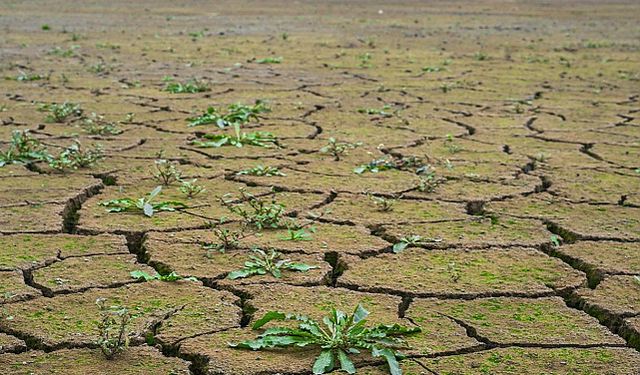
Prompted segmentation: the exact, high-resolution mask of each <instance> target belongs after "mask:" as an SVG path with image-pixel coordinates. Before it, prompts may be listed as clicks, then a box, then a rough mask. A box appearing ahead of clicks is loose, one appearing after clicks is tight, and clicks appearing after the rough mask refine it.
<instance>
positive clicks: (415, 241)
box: [392, 234, 442, 254]
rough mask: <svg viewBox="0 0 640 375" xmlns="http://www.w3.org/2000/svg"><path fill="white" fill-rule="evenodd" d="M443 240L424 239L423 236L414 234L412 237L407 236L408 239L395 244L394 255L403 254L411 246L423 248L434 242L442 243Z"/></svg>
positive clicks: (402, 239) (403, 238) (404, 238)
mask: <svg viewBox="0 0 640 375" xmlns="http://www.w3.org/2000/svg"><path fill="white" fill-rule="evenodd" d="M441 241H442V239H440V238H424V237H422V236H419V235H416V234H413V235H410V236H406V237H402V238H401V239H400V241H399V242H397V243H395V244H394V245H393V248H392V250H393V252H394V253H396V254H397V253H400V252H402V251H403V250H404V249H406V248H407V247H409V246H416V247H418V246H423V245H425V244H427V243H434V242H441Z"/></svg>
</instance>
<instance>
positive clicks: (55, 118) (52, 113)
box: [40, 102, 82, 122]
mask: <svg viewBox="0 0 640 375" xmlns="http://www.w3.org/2000/svg"><path fill="white" fill-rule="evenodd" d="M40 110H41V111H46V112H49V114H48V115H47V116H46V117H45V119H44V121H45V122H65V121H66V120H67V119H68V118H70V117H80V116H81V115H82V109H81V108H80V105H79V104H75V103H70V102H64V103H62V104H55V103H54V104H43V105H42V106H41V107H40Z"/></svg>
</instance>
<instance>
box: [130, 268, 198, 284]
mask: <svg viewBox="0 0 640 375" xmlns="http://www.w3.org/2000/svg"><path fill="white" fill-rule="evenodd" d="M130 275H131V277H132V278H134V279H136V280H144V281H153V280H160V281H167V282H172V281H179V280H187V281H198V279H196V278H195V277H184V276H180V275H178V274H177V273H175V272H171V273H169V274H167V275H160V274H158V273H156V274H154V275H149V274H148V273H146V272H144V271H140V270H137V271H131V273H130Z"/></svg>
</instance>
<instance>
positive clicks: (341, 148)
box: [320, 137, 362, 161]
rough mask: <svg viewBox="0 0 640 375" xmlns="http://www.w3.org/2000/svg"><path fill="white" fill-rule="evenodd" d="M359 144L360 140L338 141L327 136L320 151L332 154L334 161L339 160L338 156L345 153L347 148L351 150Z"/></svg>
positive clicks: (360, 144)
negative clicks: (325, 142) (327, 138)
mask: <svg viewBox="0 0 640 375" xmlns="http://www.w3.org/2000/svg"><path fill="white" fill-rule="evenodd" d="M360 146H362V142H356V143H349V142H338V141H336V139H335V138H333V137H331V138H329V141H328V143H327V145H326V146H324V147H322V148H321V149H320V152H321V153H323V154H329V155H332V156H333V159H334V160H335V161H340V157H341V156H342V155H347V153H348V151H349V150H353V149H355V148H357V147H360Z"/></svg>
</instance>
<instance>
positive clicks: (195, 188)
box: [179, 178, 207, 199]
mask: <svg viewBox="0 0 640 375" xmlns="http://www.w3.org/2000/svg"><path fill="white" fill-rule="evenodd" d="M197 182H198V179H195V178H194V179H193V180H190V181H187V180H180V183H181V185H180V188H179V189H180V192H181V193H182V194H184V195H186V196H187V198H188V199H191V198H193V197H195V196H196V195H198V194H200V193H203V192H205V191H207V190H206V189H205V188H204V186H202V185H198V184H197Z"/></svg>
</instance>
